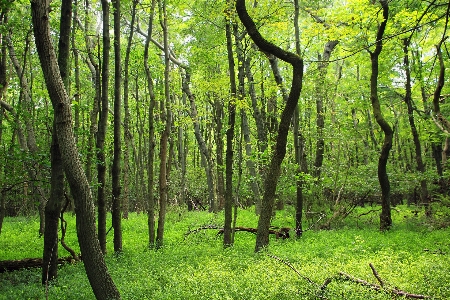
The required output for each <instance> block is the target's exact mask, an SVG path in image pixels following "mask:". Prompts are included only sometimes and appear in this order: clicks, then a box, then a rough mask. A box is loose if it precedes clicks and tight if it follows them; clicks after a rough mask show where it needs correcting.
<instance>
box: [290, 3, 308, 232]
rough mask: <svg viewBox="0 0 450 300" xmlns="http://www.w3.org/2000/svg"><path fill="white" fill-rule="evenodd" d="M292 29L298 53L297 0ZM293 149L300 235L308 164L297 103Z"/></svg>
mask: <svg viewBox="0 0 450 300" xmlns="http://www.w3.org/2000/svg"><path fill="white" fill-rule="evenodd" d="M294 9H295V11H294V30H295V52H296V53H297V55H300V29H299V27H298V16H299V9H300V6H299V4H298V0H294ZM293 122H294V131H293V136H294V150H295V155H294V158H295V163H296V164H297V170H296V173H297V178H298V179H297V180H296V183H295V184H296V201H295V235H296V236H297V237H301V236H302V234H303V225H302V219H303V203H304V199H303V198H304V197H303V185H304V183H305V182H304V180H303V179H302V176H303V175H304V174H308V165H307V161H306V154H305V151H304V147H305V139H304V137H303V135H302V133H301V132H300V108H299V105H298V103H297V106H296V107H295V111H294V119H293Z"/></svg>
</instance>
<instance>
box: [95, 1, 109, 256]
mask: <svg viewBox="0 0 450 300" xmlns="http://www.w3.org/2000/svg"><path fill="white" fill-rule="evenodd" d="M101 2H102V17H103V53H102V57H103V62H102V79H101V80H102V88H101V108H100V117H99V119H98V131H97V141H96V146H95V147H96V150H97V184H98V188H97V210H98V212H97V215H98V221H97V222H98V224H97V228H98V229H97V230H98V239H99V241H100V247H101V248H102V252H103V253H106V191H105V189H106V158H105V138H106V129H107V125H108V112H109V107H108V102H109V99H108V98H109V57H110V50H111V38H110V34H109V10H110V9H109V2H108V1H107V0H102V1H101Z"/></svg>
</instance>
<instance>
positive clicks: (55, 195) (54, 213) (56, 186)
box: [41, 0, 72, 284]
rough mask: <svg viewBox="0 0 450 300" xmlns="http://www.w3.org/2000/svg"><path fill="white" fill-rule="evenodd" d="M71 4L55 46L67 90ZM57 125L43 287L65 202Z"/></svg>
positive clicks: (52, 273) (66, 3) (51, 269)
mask: <svg viewBox="0 0 450 300" xmlns="http://www.w3.org/2000/svg"><path fill="white" fill-rule="evenodd" d="M71 22H72V0H63V1H62V2H61V18H60V25H59V26H60V29H59V43H58V66H59V72H60V74H61V78H62V80H63V82H64V86H65V87H66V89H67V88H68V87H69V68H68V62H69V54H70V48H69V44H70V31H71ZM56 130H57V124H56V123H55V119H53V131H52V145H51V148H50V162H51V178H50V197H49V199H48V202H47V204H46V206H45V230H44V251H43V259H42V280H41V281H42V284H47V283H48V281H50V280H53V279H55V278H56V277H57V276H58V225H59V214H60V212H61V207H62V203H63V201H64V169H63V162H62V159H61V153H60V149H59V143H58V137H57V133H56Z"/></svg>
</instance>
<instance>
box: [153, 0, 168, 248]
mask: <svg viewBox="0 0 450 300" xmlns="http://www.w3.org/2000/svg"><path fill="white" fill-rule="evenodd" d="M158 5H159V18H160V23H161V26H162V29H163V36H164V66H165V68H164V100H162V101H161V103H160V104H161V107H160V108H161V121H162V122H163V123H165V126H164V130H163V132H162V133H161V138H160V148H159V160H160V164H159V216H158V228H157V230H156V247H157V248H160V247H162V246H163V244H164V226H165V220H166V207H167V200H168V199H167V198H168V197H167V195H168V185H167V168H168V167H169V166H168V165H167V144H168V140H169V134H170V125H171V119H170V111H169V107H170V86H169V80H170V74H169V73H170V64H169V63H170V61H169V37H168V28H167V26H168V25H167V12H166V0H159V2H158Z"/></svg>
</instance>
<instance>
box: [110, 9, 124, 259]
mask: <svg viewBox="0 0 450 300" xmlns="http://www.w3.org/2000/svg"><path fill="white" fill-rule="evenodd" d="M112 4H113V8H114V158H113V165H112V226H113V228H114V252H121V251H122V216H121V213H122V203H121V198H120V191H121V186H120V175H121V167H120V163H121V154H122V153H121V152H122V139H121V130H120V129H121V125H122V124H121V122H122V118H121V114H122V93H121V89H122V66H121V63H122V61H121V56H120V16H121V13H120V0H113V1H112Z"/></svg>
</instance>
